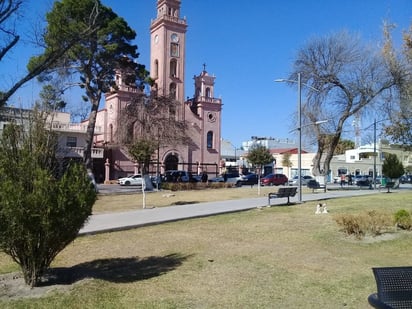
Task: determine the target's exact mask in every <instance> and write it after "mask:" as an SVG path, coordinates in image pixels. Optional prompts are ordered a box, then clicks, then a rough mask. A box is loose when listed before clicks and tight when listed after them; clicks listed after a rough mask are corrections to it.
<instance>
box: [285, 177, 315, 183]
mask: <svg viewBox="0 0 412 309" xmlns="http://www.w3.org/2000/svg"><path fill="white" fill-rule="evenodd" d="M314 179H315V178H313V177H312V176H310V175H305V176H302V177H301V181H302V185H303V186H306V185H307V184H308V182H309V181H311V180H314ZM289 183H290V184H291V185H298V184H299V177H298V176H297V175H296V176H294V177H293V178H292V179H291V180H290V181H289Z"/></svg>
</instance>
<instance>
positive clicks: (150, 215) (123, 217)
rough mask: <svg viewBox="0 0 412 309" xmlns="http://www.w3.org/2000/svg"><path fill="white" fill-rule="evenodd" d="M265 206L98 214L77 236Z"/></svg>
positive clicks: (262, 200)
mask: <svg viewBox="0 0 412 309" xmlns="http://www.w3.org/2000/svg"><path fill="white" fill-rule="evenodd" d="M377 193H381V194H382V192H379V191H378V190H333V191H328V192H325V193H323V192H319V193H313V194H304V195H303V198H302V199H303V201H304V202H307V201H314V200H324V199H331V198H339V197H345V196H347V197H349V196H360V195H367V194H377ZM290 201H291V202H292V203H294V202H297V201H298V198H297V196H295V197H293V198H291V199H290ZM286 202H287V200H286V198H279V199H272V200H271V205H272V206H277V205H282V204H283V205H284V204H285V203H286ZM267 203H268V199H267V196H264V197H257V198H249V199H239V200H228V201H221V202H209V203H198V204H188V205H180V206H170V207H159V208H151V209H140V210H135V211H127V212H116V213H109V214H97V215H92V216H91V217H90V219H89V222H88V223H87V224H86V225H85V226H84V227H83V229H81V230H80V233H79V234H80V235H87V234H97V233H103V232H111V231H119V230H126V229H131V228H136V227H140V226H145V225H153V224H159V223H163V222H171V221H177V220H183V219H188V218H199V217H206V216H211V215H216V214H222V213H230V212H237V211H244V210H249V209H254V208H257V207H261V206H266V205H267Z"/></svg>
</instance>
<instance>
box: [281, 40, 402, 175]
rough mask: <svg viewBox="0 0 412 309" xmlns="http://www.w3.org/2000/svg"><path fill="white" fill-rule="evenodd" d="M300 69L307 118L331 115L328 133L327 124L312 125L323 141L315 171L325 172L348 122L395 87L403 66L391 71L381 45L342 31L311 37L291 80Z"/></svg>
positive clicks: (311, 119)
mask: <svg viewBox="0 0 412 309" xmlns="http://www.w3.org/2000/svg"><path fill="white" fill-rule="evenodd" d="M299 73H300V74H301V80H302V84H303V85H305V86H302V92H305V94H306V98H307V102H304V103H303V104H302V118H303V122H304V123H305V122H306V123H308V124H311V123H315V122H316V121H321V120H324V119H329V122H328V128H327V129H328V131H329V132H325V130H326V129H325V128H324V126H318V125H313V126H310V128H311V130H312V129H313V130H312V132H313V133H314V134H315V135H316V139H317V141H318V143H319V144H318V150H317V153H316V155H315V158H314V161H313V163H314V165H313V170H312V173H313V174H314V175H324V174H325V173H327V172H328V171H329V169H330V161H331V160H332V157H333V154H334V152H335V149H336V147H337V145H338V144H339V141H340V139H341V135H342V132H343V129H344V125H345V123H346V122H347V121H348V120H349V121H350V119H351V118H352V117H354V116H355V115H357V114H358V113H360V112H362V111H364V110H365V109H366V108H368V107H371V106H372V105H373V104H374V103H376V102H377V101H378V99H379V98H381V97H382V96H383V95H384V94H385V93H387V92H389V91H390V90H391V89H394V88H395V86H396V85H397V83H398V77H399V76H400V75H401V74H402V68H400V67H397V68H394V69H393V70H390V69H389V67H388V66H387V64H386V62H385V59H384V58H383V57H382V53H381V51H380V50H373V49H371V48H370V45H366V44H364V43H362V42H361V41H360V40H359V38H358V37H357V36H356V35H353V34H350V33H347V32H340V33H334V34H330V35H327V36H324V37H315V38H313V39H311V40H310V41H308V43H307V44H306V45H305V46H304V47H302V48H301V49H300V50H299V51H298V54H297V57H296V60H295V61H294V68H293V72H292V74H291V76H290V77H289V80H297V78H296V77H297V76H298V74H299ZM295 84H296V83H293V85H295ZM314 89H316V90H317V91H314ZM325 133H328V134H329V135H330V137H329V142H328V143H327V144H326V143H325V141H324V140H323V139H322V136H323V135H324V134H325Z"/></svg>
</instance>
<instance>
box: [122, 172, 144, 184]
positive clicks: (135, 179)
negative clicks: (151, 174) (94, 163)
mask: <svg viewBox="0 0 412 309" xmlns="http://www.w3.org/2000/svg"><path fill="white" fill-rule="evenodd" d="M117 183H118V184H119V185H121V186H141V185H142V183H143V178H142V175H140V174H135V175H133V176H129V177H124V178H119V179H118V180H117Z"/></svg>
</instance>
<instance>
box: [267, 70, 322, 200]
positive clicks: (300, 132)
mask: <svg viewBox="0 0 412 309" xmlns="http://www.w3.org/2000/svg"><path fill="white" fill-rule="evenodd" d="M275 82H289V83H297V84H298V127H297V129H295V130H298V131H299V137H298V180H299V184H298V186H299V188H298V189H299V190H298V201H299V203H302V79H301V73H298V80H297V81H296V80H290V79H275ZM303 85H305V86H306V87H308V88H310V89H312V90H314V91H317V92H319V90H318V89H316V88H314V87H312V86H310V85H307V84H303ZM324 122H328V120H320V121H316V122H315V123H313V124H315V125H318V124H321V123H324ZM305 127H306V126H305Z"/></svg>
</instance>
